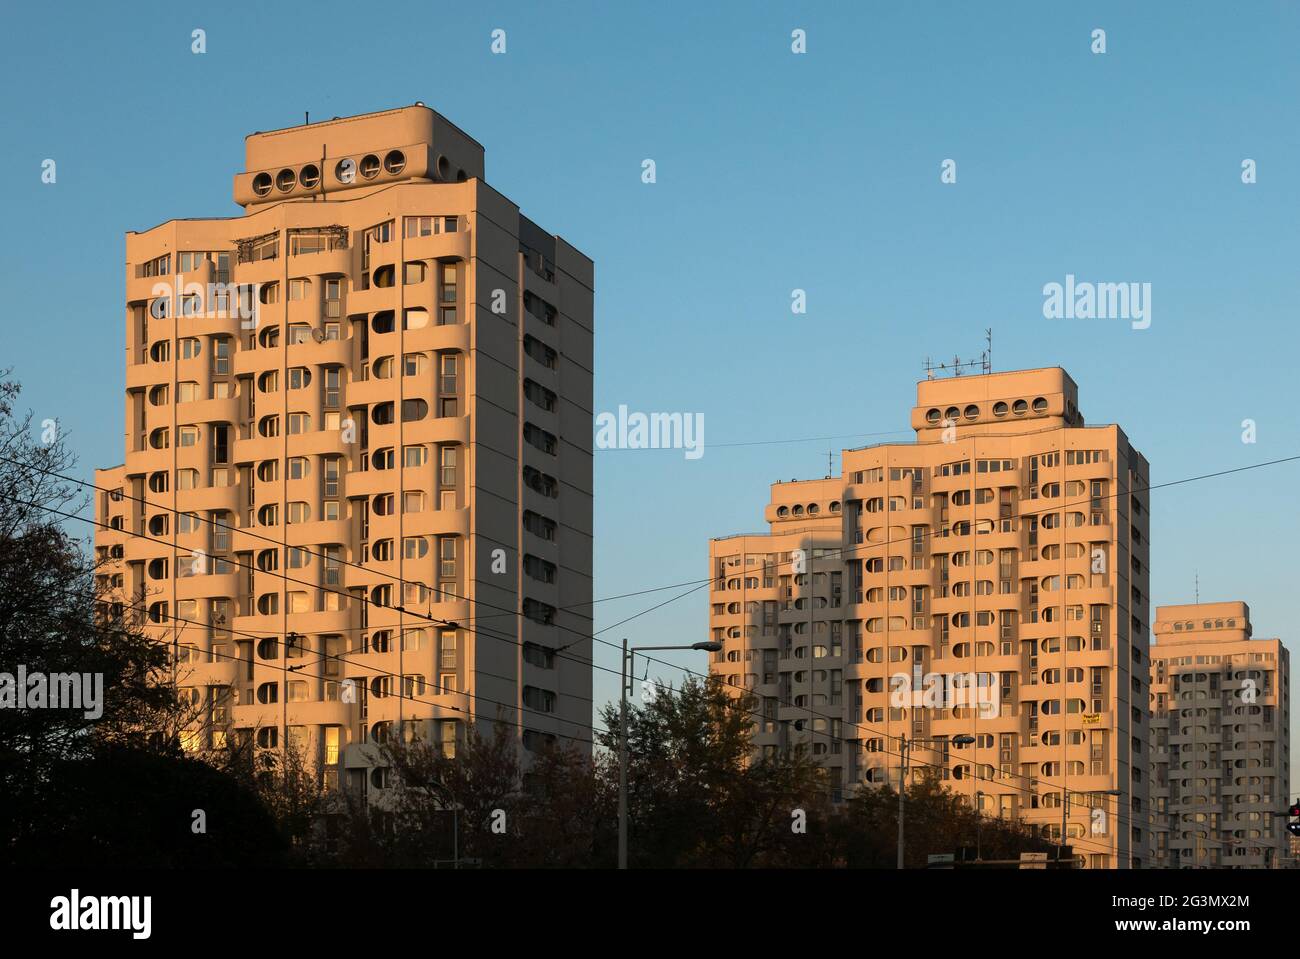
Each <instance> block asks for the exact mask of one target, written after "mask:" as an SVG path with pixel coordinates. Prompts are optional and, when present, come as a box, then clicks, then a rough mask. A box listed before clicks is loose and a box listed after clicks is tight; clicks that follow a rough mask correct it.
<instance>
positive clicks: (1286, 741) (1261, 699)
mask: <svg viewBox="0 0 1300 959" xmlns="http://www.w3.org/2000/svg"><path fill="white" fill-rule="evenodd" d="M1154 630H1155V643H1154V644H1153V645H1152V647H1151V747H1152V752H1151V760H1152V771H1151V778H1152V782H1151V803H1152V806H1153V810H1154V812H1155V813H1156V815H1157V816H1158V820H1157V821H1158V828H1157V832H1156V836H1155V842H1154V845H1153V848H1152V853H1153V857H1154V860H1155V863H1156V864H1157V865H1159V866H1164V867H1168V868H1174V869H1177V868H1184V869H1188V868H1190V869H1196V868H1235V869H1274V868H1282V867H1283V866H1284V865H1285V864H1286V862H1287V860H1288V856H1289V853H1288V849H1289V848H1290V847H1289V840H1290V838H1291V835H1290V833H1289V832H1287V829H1286V823H1287V818H1286V816H1285V815H1278V813H1285V812H1286V810H1287V807H1288V806H1289V804H1290V803H1289V797H1288V795H1287V791H1288V789H1289V788H1290V782H1291V759H1290V757H1291V748H1290V729H1291V702H1290V686H1291V670H1290V661H1289V656H1288V654H1287V649H1286V647H1285V646H1283V645H1282V641H1281V640H1278V639H1253V638H1252V636H1251V633H1252V627H1251V623H1250V607H1249V606H1247V605H1246V604H1245V603H1241V602H1233V603H1196V604H1188V605H1184V606H1161V607H1159V608H1158V609H1157V610H1156V620H1155V627H1154Z"/></svg>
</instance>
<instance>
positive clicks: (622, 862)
mask: <svg viewBox="0 0 1300 959" xmlns="http://www.w3.org/2000/svg"><path fill="white" fill-rule="evenodd" d="M662 649H676V650H692V649H698V650H703V651H705V652H709V653H716V652H717V651H718V650H720V649H722V644H721V643H714V642H709V643H692V644H691V645H690V646H636V647H634V648H632V649H629V648H628V645H627V637H624V638H623V668H622V673H621V675H620V681H619V684H618V688H619V706H618V868H619V869H626V868H627V693H628V677H629V676H635V675H636V670H634V669H633V668H632V660H633V659H634V658H635V656H636V654H637V653H646V652H652V651H655V650H662Z"/></svg>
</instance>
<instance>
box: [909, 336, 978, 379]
mask: <svg viewBox="0 0 1300 959" xmlns="http://www.w3.org/2000/svg"><path fill="white" fill-rule="evenodd" d="M984 342H985V344H986V345H985V348H984V351H983V352H982V353H980V358H979V359H978V360H963V359H962V358H961V357H960V356H954V357H953V358H952V360H951V362H948V363H932V362H930V357H928V356H927V357H926V358H925V365H924V367H923V369H924V370H925V378H926V379H927V380H933V379H935V378H936V377H938V376H943V375H944V374H951V375H953V376H961V375H962V374H963V373H965V372H967V371H968V370H969V371H974V370H978V371H979V372H980V373H983V374H984V375H986V376H987V375H988V374H989V373H992V372H993V328H992V327H989V328H988V329H986V330H985V331H984Z"/></svg>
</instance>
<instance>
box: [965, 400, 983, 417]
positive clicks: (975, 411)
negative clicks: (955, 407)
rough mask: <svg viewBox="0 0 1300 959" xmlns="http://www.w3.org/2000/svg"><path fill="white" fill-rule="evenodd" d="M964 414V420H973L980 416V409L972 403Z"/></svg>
mask: <svg viewBox="0 0 1300 959" xmlns="http://www.w3.org/2000/svg"><path fill="white" fill-rule="evenodd" d="M965 414H966V419H968V420H973V419H975V418H976V417H977V416H979V415H980V408H979V407H978V406H976V405H975V404H974V403H972V404H970V405H969V406H968V407H966V410H965Z"/></svg>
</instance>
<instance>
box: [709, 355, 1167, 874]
mask: <svg viewBox="0 0 1300 959" xmlns="http://www.w3.org/2000/svg"><path fill="white" fill-rule="evenodd" d="M911 420H912V426H913V427H914V428H915V430H916V441H915V442H914V443H888V444H881V445H876V446H870V447H865V448H861V449H848V450H844V451H843V454H842V473H841V475H839V476H834V477H827V478H824V479H819V480H807V481H792V482H788V483H780V482H778V483H775V484H773V486H772V495H771V501H770V503H769V504H768V506H767V508H766V513H765V519H766V520H767V522H768V524H769V532H766V533H763V534H758V535H743V536H732V537H726V538H722V539H715V540H713V541H712V542H711V543H710V565H711V575H712V576H713V577H714V578H715V583H714V585H713V587H712V590H711V593H710V603H711V609H710V626H711V638H712V639H714V640H717V641H719V642H722V643H723V644H724V649H723V650H722V651H721V652H718V653H715V654H714V655H713V662H712V664H711V669H712V670H713V671H714V672H716V673H718V674H720V675H722V676H723V677H724V678H725V679H726V680H728V681H729V682H730V683H732V684H733V685H735V686H737V687H739V686H744V687H745V688H747V689H749V690H751V691H752V692H753V694H754V695H755V696H756V697H757V698H758V702H759V704H760V706H759V708H760V709H761V712H762V719H761V720H758V721H756V727H757V730H756V743H757V745H758V746H759V748H761V749H763V750H767V751H772V750H779V749H783V748H786V747H789V746H791V745H794V744H796V743H803V744H806V745H810V746H811V748H812V750H813V752H814V753H815V754H816V756H817V757H818V758H819V759H821V760H822V761H823V762H824V763H825V764H826V765H827V766H828V768H829V770H830V773H831V776H832V781H833V784H834V787H835V789H836V790H837V791H839V792H843V791H845V790H847V789H851V788H860V787H862V786H863V785H864V784H871V783H884V782H890V783H892V784H895V785H896V784H897V782H898V779H899V771H900V764H901V763H900V758H899V752H900V748H899V747H900V737H903V736H906V737H907V738H908V740H909V741H910V740H918V743H917V745H916V746H915V747H914V748H912V750H911V760H910V767H911V770H912V771H913V774H915V770H916V769H917V768H918V767H919V766H921V765H924V764H931V765H932V766H935V767H939V769H940V770H941V773H940V774H941V775H942V776H943V777H944V778H946V779H947V780H948V783H947V784H948V785H949V786H950V787H951V788H952V789H953V790H955V791H957V792H958V793H960V794H962V795H964V796H966V797H968V799H969V800H970V801H971V802H975V803H978V804H979V805H980V806H981V807H982V808H983V809H984V811H985V812H986V813H987V814H990V815H999V816H1004V817H1007V818H1012V819H1021V820H1025V821H1027V822H1029V823H1031V824H1033V825H1034V826H1035V827H1036V828H1037V829H1039V830H1040V831H1041V833H1042V834H1044V835H1046V836H1049V837H1053V838H1055V837H1059V836H1060V834H1061V829H1062V814H1063V812H1066V813H1068V825H1067V832H1068V836H1069V841H1070V842H1071V843H1072V844H1073V848H1074V851H1075V853H1076V855H1077V856H1079V857H1081V858H1082V861H1083V863H1084V864H1085V865H1086V866H1088V867H1091V868H1128V867H1140V866H1146V865H1149V862H1148V859H1147V844H1148V842H1149V838H1150V830H1149V828H1148V822H1149V813H1148V803H1147V789H1148V782H1147V779H1148V776H1147V767H1148V756H1147V752H1146V747H1145V742H1146V720H1147V675H1148V663H1147V647H1148V635H1147V629H1146V625H1145V624H1146V623H1147V621H1148V581H1149V558H1148V557H1149V555H1150V553H1149V548H1150V547H1149V541H1148V531H1149V529H1150V520H1149V515H1148V498H1147V493H1146V488H1147V487H1148V485H1149V482H1148V477H1149V469H1148V464H1147V462H1146V460H1145V459H1144V458H1143V456H1142V455H1141V454H1140V453H1139V452H1137V451H1136V450H1135V449H1133V448H1132V446H1131V445H1130V444H1129V441H1128V437H1127V436H1126V435H1125V434H1124V432H1123V430H1122V429H1120V428H1119V427H1118V426H1114V425H1109V426H1085V425H1084V420H1083V416H1082V414H1081V413H1080V411H1079V408H1078V390H1077V387H1076V386H1075V383H1074V381H1073V380H1072V379H1070V377H1069V376H1068V375H1067V374H1066V373H1065V371H1064V370H1061V369H1059V368H1049V369H1037V370H1025V371H1019V372H1009V373H996V374H987V375H979V376H962V377H954V378H948V379H935V380H925V381H922V382H920V383H919V384H918V385H917V403H916V406H915V407H914V408H913V410H912V414H911ZM809 574H811V577H810V576H809ZM953 677H957V678H956V683H957V684H960V683H961V682H962V681H967V682H969V683H970V686H969V687H962V686H960V685H957V686H955V687H954V686H953V685H952V683H951V680H952V678H953ZM904 681H906V684H907V685H906V686H905V685H904ZM945 686H946V687H947V692H944V691H943V690H944V688H945ZM909 687H910V688H909ZM964 735H969V736H973V737H975V740H976V741H975V743H974V744H972V745H968V746H963V747H958V746H953V745H951V740H952V739H953V738H954V737H957V736H964ZM923 740H936V742H933V743H928V744H926V745H924V746H923V745H922V743H921V742H919V741H923ZM1067 791H1068V806H1066V807H1065V808H1063V805H1062V801H1063V796H1065V794H1066V792H1067ZM1108 793H1113V795H1107V794H1108ZM933 851H935V852H951V851H952V850H933Z"/></svg>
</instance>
